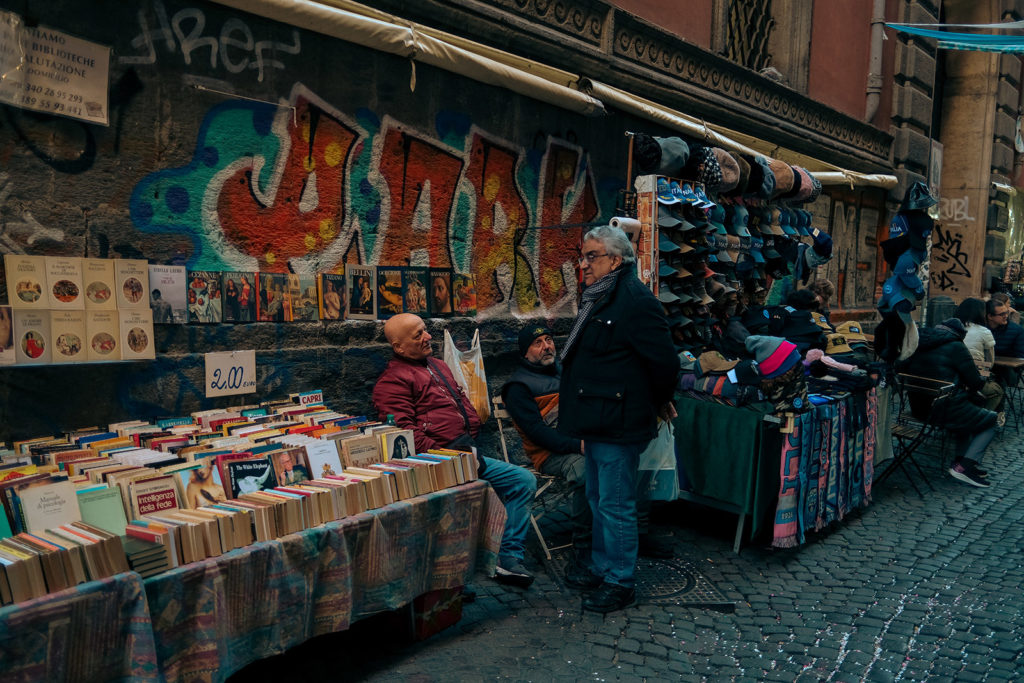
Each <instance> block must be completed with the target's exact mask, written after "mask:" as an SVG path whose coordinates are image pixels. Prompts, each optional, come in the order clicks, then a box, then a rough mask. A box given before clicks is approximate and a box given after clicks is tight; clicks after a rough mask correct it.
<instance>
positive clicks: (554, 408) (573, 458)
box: [501, 325, 593, 554]
mask: <svg viewBox="0 0 1024 683" xmlns="http://www.w3.org/2000/svg"><path fill="white" fill-rule="evenodd" d="M519 353H520V365H519V367H518V368H517V369H516V371H515V372H514V373H512V376H511V377H509V379H508V381H507V382H505V385H504V386H503V387H502V388H501V397H502V400H503V401H504V402H505V408H506V409H507V410H508V413H509V415H511V416H512V421H513V423H514V424H515V426H516V430H517V431H518V432H519V436H520V437H522V440H523V449H524V450H525V451H526V455H527V457H529V458H530V461H531V462H533V467H534V469H536V470H537V471H538V472H540V473H541V474H547V475H551V476H554V477H561V478H562V479H565V481H566V483H567V484H568V486H569V489H570V491H571V494H570V496H571V498H570V519H571V521H572V545H573V548H574V550H575V551H576V553H577V554H580V553H586V554H589V552H590V535H591V525H592V524H593V518H592V517H591V514H590V503H588V502H587V492H586V483H587V480H586V477H585V476H584V460H583V441H581V440H580V439H574V438H572V437H568V436H565V435H564V434H560V433H559V432H558V385H559V383H560V382H561V380H562V367H561V365H560V364H559V363H558V360H557V359H556V358H555V341H554V339H552V337H551V330H549V329H548V328H547V327H546V326H544V325H528V326H526V327H524V328H523V329H522V330H521V331H520V332H519Z"/></svg>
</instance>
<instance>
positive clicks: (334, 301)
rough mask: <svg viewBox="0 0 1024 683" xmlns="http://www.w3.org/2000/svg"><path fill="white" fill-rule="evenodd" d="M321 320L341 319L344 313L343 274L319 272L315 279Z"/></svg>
mask: <svg viewBox="0 0 1024 683" xmlns="http://www.w3.org/2000/svg"><path fill="white" fill-rule="evenodd" d="M317 285H318V294H317V304H318V306H319V309H320V319H321V320H341V319H342V318H343V317H344V313H345V276H344V275H340V274H337V273H321V274H320V277H319V278H318V281H317Z"/></svg>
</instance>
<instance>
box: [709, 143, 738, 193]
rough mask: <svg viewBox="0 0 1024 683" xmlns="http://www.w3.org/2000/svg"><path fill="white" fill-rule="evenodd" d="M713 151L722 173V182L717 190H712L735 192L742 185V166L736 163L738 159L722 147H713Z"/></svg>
mask: <svg viewBox="0 0 1024 683" xmlns="http://www.w3.org/2000/svg"><path fill="white" fill-rule="evenodd" d="M711 151H712V152H714V154H715V160H716V161H718V167H719V168H720V169H721V171H722V182H721V183H720V184H719V185H718V187H717V188H711V189H715V190H718V192H721V193H725V192H731V191H732V190H735V189H736V186H737V185H739V184H740V165H739V164H738V163H736V159H735V158H734V157H733V156H732V155H731V154H729V153H728V152H727V151H725V150H724V149H722V148H720V147H712V148H711Z"/></svg>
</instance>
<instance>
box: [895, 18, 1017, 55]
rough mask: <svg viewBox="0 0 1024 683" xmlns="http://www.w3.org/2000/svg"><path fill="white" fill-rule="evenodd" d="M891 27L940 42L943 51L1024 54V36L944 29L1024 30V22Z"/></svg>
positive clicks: (896, 25)
mask: <svg viewBox="0 0 1024 683" xmlns="http://www.w3.org/2000/svg"><path fill="white" fill-rule="evenodd" d="M886 26H888V27H889V28H892V29H895V30H897V31H902V32H903V33H909V34H911V35H915V36H922V37H924V38H932V39H934V40H936V41H938V47H939V49H942V50H972V51H975V52H1024V36H1020V35H1017V36H1013V35H1001V34H995V33H964V32H962V31H944V30H942V29H944V28H976V29H977V28H987V29H999V30H1001V29H1012V30H1020V29H1024V21H1009V22H1005V23H1001V24H889V23H886Z"/></svg>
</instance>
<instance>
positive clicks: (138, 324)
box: [118, 308, 156, 360]
mask: <svg viewBox="0 0 1024 683" xmlns="http://www.w3.org/2000/svg"><path fill="white" fill-rule="evenodd" d="M118 316H119V323H120V336H119V337H118V343H119V345H120V346H121V358H122V359H123V360H141V359H153V358H156V340H155V339H153V313H152V312H151V311H150V310H149V309H148V308H139V309H135V310H127V311H118Z"/></svg>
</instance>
